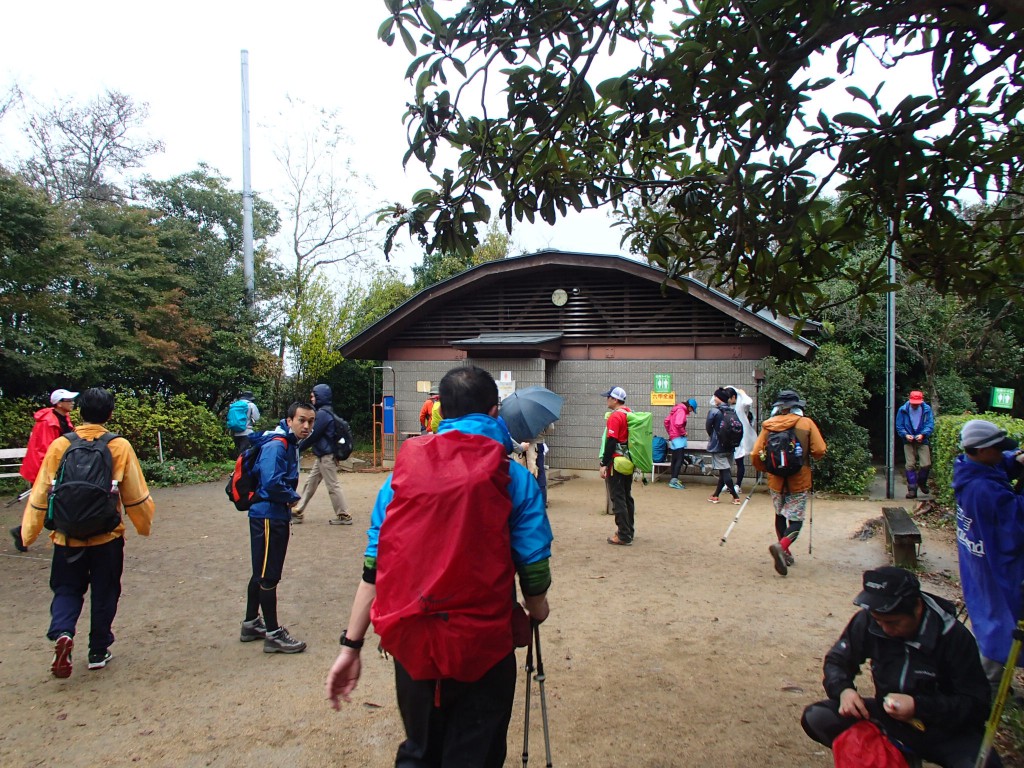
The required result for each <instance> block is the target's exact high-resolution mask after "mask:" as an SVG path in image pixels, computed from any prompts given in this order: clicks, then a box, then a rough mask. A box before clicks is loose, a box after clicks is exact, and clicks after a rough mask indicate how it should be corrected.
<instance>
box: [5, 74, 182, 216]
mask: <svg viewBox="0 0 1024 768" xmlns="http://www.w3.org/2000/svg"><path fill="white" fill-rule="evenodd" d="M148 114H149V108H148V105H146V104H145V103H142V104H136V103H135V102H134V101H133V100H132V98H131V97H130V96H128V95H126V94H124V93H121V92H119V91H113V90H108V91H106V92H105V93H104V94H103V95H101V96H98V97H97V98H95V99H94V100H93V101H91V102H89V103H88V104H85V105H84V106H79V105H77V104H74V103H73V102H71V101H70V100H65V101H63V102H61V103H60V104H58V105H57V106H56V107H50V108H46V109H41V110H39V111H36V112H34V113H32V114H30V116H29V120H28V126H27V127H26V134H27V135H28V139H29V141H30V142H31V144H32V147H33V149H34V154H33V156H32V157H30V158H29V159H28V160H27V161H26V162H25V163H24V164H23V167H22V173H23V174H24V176H25V177H26V178H27V179H28V180H29V181H30V182H31V183H33V184H35V185H36V186H39V187H41V188H43V189H45V190H46V192H47V194H48V195H49V196H50V197H51V199H53V200H81V199H94V200H95V199H98V200H111V199H115V198H119V197H124V196H125V193H124V192H123V191H121V190H120V189H119V188H118V187H117V186H116V183H115V177H116V176H118V175H119V174H122V173H123V172H124V171H126V170H128V169H131V168H138V167H140V166H141V165H142V163H143V162H144V161H145V160H146V158H147V157H149V156H150V155H153V154H155V153H156V152H160V151H162V150H163V148H164V145H163V142H160V141H155V140H151V139H147V138H137V137H136V134H137V133H138V132H139V131H140V129H141V128H142V125H143V123H144V122H145V120H146V117H147V116H148Z"/></svg>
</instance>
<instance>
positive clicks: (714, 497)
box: [708, 496, 718, 504]
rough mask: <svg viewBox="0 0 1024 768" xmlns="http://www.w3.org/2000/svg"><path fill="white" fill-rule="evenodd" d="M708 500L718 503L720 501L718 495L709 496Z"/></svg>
mask: <svg viewBox="0 0 1024 768" xmlns="http://www.w3.org/2000/svg"><path fill="white" fill-rule="evenodd" d="M708 501H710V502H711V503H712V504H717V503H718V497H717V496H708Z"/></svg>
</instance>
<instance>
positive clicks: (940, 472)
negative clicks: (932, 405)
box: [931, 412, 1024, 507]
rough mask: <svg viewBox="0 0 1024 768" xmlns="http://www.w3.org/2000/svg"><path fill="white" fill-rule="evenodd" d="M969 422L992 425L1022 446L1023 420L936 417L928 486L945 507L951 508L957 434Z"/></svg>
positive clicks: (995, 415)
mask: <svg viewBox="0 0 1024 768" xmlns="http://www.w3.org/2000/svg"><path fill="white" fill-rule="evenodd" d="M971 419H985V420H986V421H991V422H992V423H993V424H996V425H997V426H998V427H999V428H1000V429H1005V430H1006V433H1007V434H1008V435H1009V436H1010V437H1012V438H1013V439H1014V440H1016V441H1018V442H1024V420H1022V419H1014V418H1013V417H1011V416H1007V415H1006V414H1003V413H991V412H986V413H982V414H980V415H979V414H970V413H967V414H958V415H956V416H939V417H938V418H937V419H936V420H935V432H934V433H933V434H932V440H931V446H932V475H931V476H932V480H933V481H934V482H933V483H932V485H934V486H935V490H936V493H935V497H936V498H937V499H938V500H939V502H940V503H941V504H942V505H943V506H946V507H955V506H956V499H954V497H953V488H952V486H951V484H952V482H953V460H954V459H955V458H956V457H957V455H958V454H959V453H960V430H961V429H962V428H963V426H964V424H965V423H966V422H968V421H970V420H971Z"/></svg>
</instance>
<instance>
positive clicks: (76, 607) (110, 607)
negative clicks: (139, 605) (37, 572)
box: [46, 536, 124, 653]
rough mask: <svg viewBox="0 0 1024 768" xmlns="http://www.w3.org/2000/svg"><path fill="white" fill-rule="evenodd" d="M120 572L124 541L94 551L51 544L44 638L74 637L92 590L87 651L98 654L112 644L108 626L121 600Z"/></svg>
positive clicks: (121, 569) (100, 546)
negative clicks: (47, 623) (47, 625)
mask: <svg viewBox="0 0 1024 768" xmlns="http://www.w3.org/2000/svg"><path fill="white" fill-rule="evenodd" d="M123 572H124V537H123V536H119V537H117V538H116V539H114V540H113V541H108V542H107V543H106V544H99V545H97V546H94V547H65V546H61V545H59V544H55V545H54V547H53V561H52V562H51V565H50V589H51V590H52V591H53V600H52V601H51V603H50V629H49V631H48V632H47V633H46V636H47V637H48V638H49V639H50V640H56V639H57V638H58V637H59V636H60V635H61V633H63V632H67V633H68V634H70V635H72V636H74V634H75V626H76V625H77V624H78V617H79V616H81V614H82V607H83V606H84V604H85V593H86V591H87V590H92V602H91V605H92V613H91V615H90V626H89V650H90V651H95V652H97V653H100V652H102V651H105V650H107V648H109V647H110V646H111V644H113V642H114V632H113V630H112V629H111V626H112V625H113V623H114V616H116V615H117V602H118V600H119V599H120V598H121V574H122V573H123Z"/></svg>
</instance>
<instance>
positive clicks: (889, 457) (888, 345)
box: [885, 219, 896, 499]
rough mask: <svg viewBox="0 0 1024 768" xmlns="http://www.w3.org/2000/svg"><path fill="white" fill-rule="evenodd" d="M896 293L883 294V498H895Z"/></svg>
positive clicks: (891, 264)
mask: <svg viewBox="0 0 1024 768" xmlns="http://www.w3.org/2000/svg"><path fill="white" fill-rule="evenodd" d="M895 240H896V221H895V219H892V220H890V221H889V245H888V250H889V258H888V277H889V285H890V286H893V285H895V284H896V253H895V248H896V246H895ZM895 408H896V292H895V291H893V290H891V289H890V290H889V291H888V292H887V293H886V294H885V498H887V499H893V498H896V467H895V459H896V457H895V453H896V436H895V431H896V430H895V427H896V413H895Z"/></svg>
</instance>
